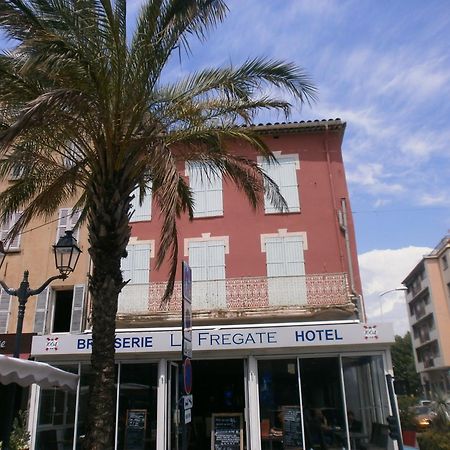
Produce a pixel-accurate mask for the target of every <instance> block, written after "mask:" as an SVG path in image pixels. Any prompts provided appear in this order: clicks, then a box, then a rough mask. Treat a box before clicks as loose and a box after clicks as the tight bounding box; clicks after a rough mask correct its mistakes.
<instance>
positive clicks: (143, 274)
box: [121, 243, 151, 284]
mask: <svg viewBox="0 0 450 450" xmlns="http://www.w3.org/2000/svg"><path fill="white" fill-rule="evenodd" d="M150 251H151V249H150V244H148V243H146V244H132V245H128V246H127V257H126V258H122V262H121V269H122V276H123V279H124V280H125V281H128V280H130V282H129V284H148V283H149V281H150Z"/></svg>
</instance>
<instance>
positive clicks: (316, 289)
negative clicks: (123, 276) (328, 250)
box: [118, 273, 351, 314]
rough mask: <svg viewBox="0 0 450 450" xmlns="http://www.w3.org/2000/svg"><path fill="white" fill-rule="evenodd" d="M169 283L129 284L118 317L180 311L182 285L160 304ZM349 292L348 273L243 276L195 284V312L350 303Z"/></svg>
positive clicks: (193, 292)
mask: <svg viewBox="0 0 450 450" xmlns="http://www.w3.org/2000/svg"><path fill="white" fill-rule="evenodd" d="M165 288H166V283H164V282H153V283H149V284H132V285H127V286H125V287H124V289H123V290H122V293H121V294H120V297H119V309H118V313H119V314H138V313H139V314H148V313H152V312H164V311H172V312H174V311H180V310H181V282H176V283H175V289H174V293H173V295H172V297H171V298H170V300H169V301H168V302H166V303H161V299H162V297H163V294H164V291H165ZM350 296H351V294H350V290H349V284H348V279H347V274H345V273H333V274H329V273H328V274H312V275H305V276H295V277H242V278H227V279H225V280H213V281H195V282H193V287H192V307H193V310H194V311H207V310H221V309H229V310H246V309H253V310H254V309H261V308H271V307H272V308H273V307H277V306H280V307H296V306H299V307H301V306H305V307H306V306H307V307H325V306H339V305H345V304H348V303H349V301H350Z"/></svg>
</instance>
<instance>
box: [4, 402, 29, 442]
mask: <svg viewBox="0 0 450 450" xmlns="http://www.w3.org/2000/svg"><path fill="white" fill-rule="evenodd" d="M30 437H31V436H30V433H29V432H28V430H27V413H26V412H25V411H20V412H19V414H18V416H17V417H16V418H15V419H14V422H13V429H12V432H11V436H10V438H9V448H10V450H27V449H28V448H29V444H30Z"/></svg>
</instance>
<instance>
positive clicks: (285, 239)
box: [263, 233, 306, 305]
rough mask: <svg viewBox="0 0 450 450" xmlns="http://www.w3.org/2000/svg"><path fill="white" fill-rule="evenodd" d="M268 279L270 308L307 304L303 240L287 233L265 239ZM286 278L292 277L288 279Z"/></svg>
mask: <svg viewBox="0 0 450 450" xmlns="http://www.w3.org/2000/svg"><path fill="white" fill-rule="evenodd" d="M263 243H264V251H265V253H266V266H267V277H268V291H269V304H276V305H299V304H305V303H306V280H305V259H304V254H303V251H304V237H303V233H302V234H295V233H287V234H286V235H279V236H273V237H264V236H263ZM286 277H289V278H288V279H286Z"/></svg>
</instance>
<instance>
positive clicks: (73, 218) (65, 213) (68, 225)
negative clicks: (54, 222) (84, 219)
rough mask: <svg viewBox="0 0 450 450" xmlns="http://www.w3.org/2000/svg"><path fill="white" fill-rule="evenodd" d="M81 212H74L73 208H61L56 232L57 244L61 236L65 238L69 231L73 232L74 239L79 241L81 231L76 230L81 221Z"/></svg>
mask: <svg viewBox="0 0 450 450" xmlns="http://www.w3.org/2000/svg"><path fill="white" fill-rule="evenodd" d="M80 215H81V211H73V209H72V208H61V209H60V210H59V215H58V230H57V232H56V242H58V240H59V238H60V237H61V236H64V234H65V232H66V231H68V230H73V237H74V238H75V239H76V240H78V238H79V234H80V229H79V227H77V228H75V226H76V224H77V222H78V220H79V219H80Z"/></svg>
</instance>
